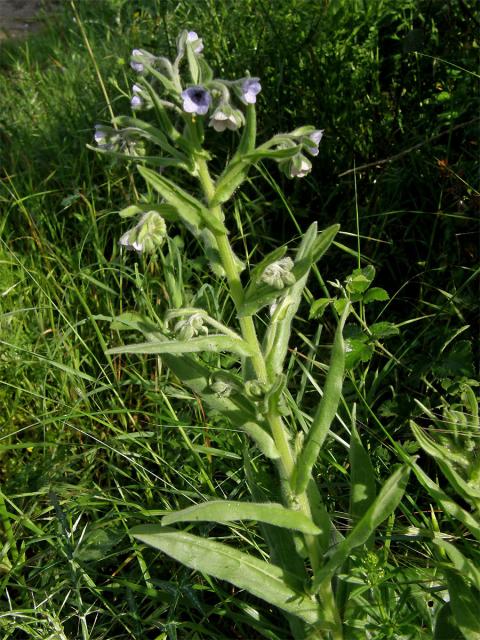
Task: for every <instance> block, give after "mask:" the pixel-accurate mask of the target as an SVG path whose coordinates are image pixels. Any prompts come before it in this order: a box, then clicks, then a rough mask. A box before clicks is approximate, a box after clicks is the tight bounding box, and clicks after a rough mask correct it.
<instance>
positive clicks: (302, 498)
mask: <svg viewBox="0 0 480 640" xmlns="http://www.w3.org/2000/svg"><path fill="white" fill-rule="evenodd" d="M196 164H197V168H198V178H199V181H200V183H201V185H202V189H203V192H204V195H205V198H206V200H207V203H209V202H210V201H211V199H212V198H213V196H214V193H215V184H214V182H213V180H212V178H211V176H210V172H209V170H208V165H207V162H206V160H205V159H204V158H203V157H200V156H197V158H196ZM209 210H210V213H211V215H212V216H215V217H216V218H217V219H218V220H222V221H223V212H222V210H221V207H220V206H213V207H210V208H209ZM216 241H217V247H218V252H219V254H220V259H221V261H222V265H223V268H224V270H225V274H226V277H227V281H228V285H229V288H230V294H231V296H232V299H233V302H234V304H235V308H236V309H237V311H238V310H239V309H240V307H241V305H242V303H243V298H244V290H243V286H242V283H241V280H240V273H239V270H238V266H237V264H236V262H235V257H234V254H233V251H232V247H231V245H230V242H229V240H228V237H227V235H226V234H218V235H216ZM239 322H240V328H241V331H242V336H243V338H244V340H245V341H246V342H248V344H249V345H250V346H251V347H252V349H253V353H254V355H253V356H252V363H253V366H254V369H255V373H256V375H257V377H258V379H259V380H260V381H261V382H265V383H268V382H269V378H268V373H267V368H266V364H265V359H264V357H263V353H262V350H261V347H260V343H259V341H258V336H257V332H256V330H255V325H254V323H253V318H252V316H245V317H242V318H240V319H239ZM270 382H271V381H270ZM266 418H267V421H268V423H269V426H270V429H271V432H272V436H273V439H274V441H275V445H276V447H277V449H278V452H279V454H280V460H279V461H278V471H279V475H280V478H281V483H282V486H283V488H284V493H285V500H286V503H287V504H288V505H289V507H290V508H292V509H297V510H299V511H301V512H302V513H304V514H305V515H307V516H308V517H309V518H312V511H311V508H310V503H309V500H308V496H307V493H306V491H302V492H301V493H299V494H298V495H293V494H292V492H291V490H290V481H291V478H292V473H293V471H294V468H295V457H294V454H293V452H292V449H291V447H290V443H289V440H288V431H287V429H286V427H285V425H284V424H283V421H282V418H281V416H280V415H279V414H278V413H277V412H276V411H269V412H268V413H267V415H266ZM305 545H306V548H307V551H308V555H309V559H310V563H311V566H312V571H313V573H314V575H315V573H316V571H317V570H318V569H319V568H320V566H321V554H320V549H319V546H318V542H317V540H316V539H315V536H308V535H306V536H305ZM320 600H321V602H322V605H323V607H324V610H325V615H326V617H327V620H328V622H329V623H330V625H331V626H330V638H331V640H342V638H343V633H342V625H341V621H340V618H339V614H338V610H337V607H336V605H335V598H334V595H333V592H332V588H331V584H330V583H329V584H328V585H325V587H324V589H323V591H322V593H321V594H320ZM322 637H323V634H322V635H320V636H319V638H322Z"/></svg>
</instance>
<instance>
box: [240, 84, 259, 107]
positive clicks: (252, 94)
mask: <svg viewBox="0 0 480 640" xmlns="http://www.w3.org/2000/svg"><path fill="white" fill-rule="evenodd" d="M261 90H262V85H261V84H260V78H247V79H246V80H244V81H243V83H242V100H243V101H244V102H245V103H246V104H255V102H256V101H257V94H259V93H260V91H261Z"/></svg>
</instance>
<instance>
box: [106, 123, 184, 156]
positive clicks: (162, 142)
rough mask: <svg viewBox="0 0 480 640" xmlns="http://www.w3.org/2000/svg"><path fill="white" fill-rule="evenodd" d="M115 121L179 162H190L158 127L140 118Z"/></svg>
mask: <svg viewBox="0 0 480 640" xmlns="http://www.w3.org/2000/svg"><path fill="white" fill-rule="evenodd" d="M113 121H114V122H115V123H116V124H119V125H120V126H121V127H126V129H125V130H126V131H132V132H135V133H137V134H138V135H140V136H141V137H142V138H145V139H146V140H149V141H150V142H152V143H153V144H155V145H156V146H158V147H160V148H161V149H163V150H164V151H166V152H167V153H168V154H169V155H171V156H173V157H174V158H176V159H177V160H180V161H181V162H184V163H187V162H188V158H187V156H186V155H185V154H183V153H181V152H179V151H178V150H177V149H176V148H175V147H174V146H172V145H171V144H170V143H169V142H168V139H167V137H166V136H165V134H164V133H163V131H162V130H161V129H157V127H154V126H153V125H151V124H150V123H149V122H145V121H144V120H140V119H139V118H131V117H129V116H118V117H116V118H114V120H113Z"/></svg>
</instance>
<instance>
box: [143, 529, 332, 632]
mask: <svg viewBox="0 0 480 640" xmlns="http://www.w3.org/2000/svg"><path fill="white" fill-rule="evenodd" d="M131 533H132V535H133V536H134V537H135V538H136V539H137V540H140V542H143V543H145V544H147V545H150V546H152V547H154V548H155V549H159V550H160V551H163V552H164V553H166V554H167V555H169V556H170V557H172V558H174V559H175V560H178V561H179V562H182V563H183V564H185V565H186V566H187V567H189V568H190V569H194V570H196V571H201V572H203V573H206V574H208V575H211V576H213V577H214V578H218V579H219V580H226V581H227V582H230V583H231V584H234V585H235V586H236V587H238V588H239V589H245V590H247V591H248V592H249V593H251V594H252V595H254V596H256V597H258V598H260V599H262V600H264V601H265V602H268V603H269V604H271V605H273V606H275V607H278V608H279V609H281V610H282V611H285V612H287V613H289V614H292V615H294V616H297V617H298V618H301V619H302V620H304V621H305V622H307V623H309V624H316V623H318V622H320V621H321V620H322V614H321V610H320V607H319V604H318V602H317V601H316V599H315V598H312V597H309V596H307V595H306V594H304V593H300V592H298V591H296V590H294V589H292V587H291V586H290V579H289V576H288V575H287V574H286V572H284V571H283V570H282V569H280V568H279V567H277V566H276V565H272V564H269V563H267V562H264V561H263V560H259V559H258V558H255V557H253V556H250V555H248V554H246V553H243V552H242V551H238V550H237V549H235V548H234V547H230V546H228V545H226V544H222V543H220V542H215V541H213V540H208V539H206V538H201V537H199V536H194V535H192V534H190V533H185V532H183V531H178V530H177V529H169V528H164V527H162V526H156V525H150V526H148V525H145V526H139V527H135V528H134V529H132V531H131Z"/></svg>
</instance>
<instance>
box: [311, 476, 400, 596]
mask: <svg viewBox="0 0 480 640" xmlns="http://www.w3.org/2000/svg"><path fill="white" fill-rule="evenodd" d="M409 474H410V468H409V467H408V466H407V465H403V466H402V467H400V468H399V469H397V470H396V471H395V472H394V473H393V474H392V475H391V476H390V478H389V479H388V480H387V481H386V482H385V484H384V485H383V487H382V489H381V490H380V493H379V494H378V496H377V498H376V499H375V502H374V503H373V504H372V506H371V507H370V508H369V509H368V510H367V511H366V513H365V514H364V516H363V517H362V518H361V519H360V520H359V522H358V523H357V524H356V525H355V526H354V528H353V529H352V531H351V532H350V533H349V534H348V536H347V537H346V538H344V539H343V540H342V541H341V542H340V543H339V544H338V545H337V546H336V547H335V548H334V550H333V551H332V553H331V555H330V559H329V560H328V561H327V563H326V564H325V565H324V566H323V567H322V568H321V569H320V571H318V573H317V574H316V576H315V578H314V581H313V584H312V590H313V591H317V590H318V589H320V587H321V586H322V584H323V582H324V581H325V580H330V579H331V578H332V577H333V575H334V573H335V572H336V571H337V569H338V568H339V567H341V566H342V564H343V563H344V562H345V561H346V560H348V558H349V557H350V554H351V552H352V550H353V549H355V547H359V546H360V545H362V544H364V543H365V542H366V541H367V540H368V539H369V537H370V536H371V535H372V534H373V533H374V532H375V530H376V529H377V527H378V526H379V525H380V524H381V523H382V522H383V521H384V520H386V519H387V518H388V516H389V515H390V514H391V513H392V512H393V511H394V510H395V509H396V508H397V506H398V504H399V502H400V500H401V499H402V496H403V494H404V492H405V488H406V486H407V482H408V476H409Z"/></svg>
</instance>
